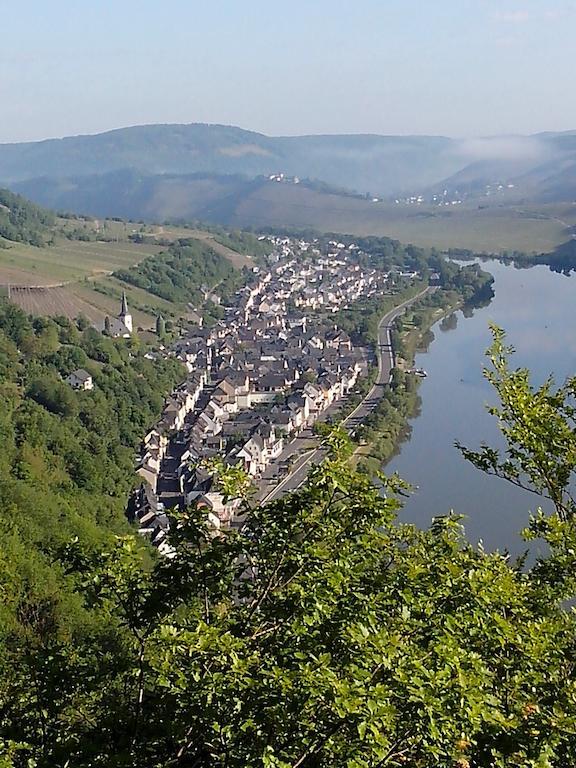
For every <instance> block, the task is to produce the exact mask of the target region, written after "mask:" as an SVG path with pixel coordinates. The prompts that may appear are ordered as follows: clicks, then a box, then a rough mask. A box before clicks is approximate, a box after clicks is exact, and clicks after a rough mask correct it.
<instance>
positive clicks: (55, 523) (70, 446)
mask: <svg viewBox="0 0 576 768" xmlns="http://www.w3.org/2000/svg"><path fill="white" fill-rule="evenodd" d="M98 338H100V339H101V342H102V343H100V342H98ZM54 339H55V343H54ZM70 341H74V343H73V344H70V343H69V342H70ZM104 343H105V351H106V350H107V351H108V352H109V353H110V354H109V357H110V358H111V359H110V360H108V361H107V362H106V363H105V364H102V363H99V362H97V361H98V359H100V358H101V357H102V344H104ZM55 346H56V347H57V349H56V350H55V351H54V347H55ZM112 351H113V353H114V354H113V355H112ZM112 358H113V359H112ZM79 365H81V366H82V367H86V368H87V369H88V370H89V371H90V373H91V374H92V376H93V378H94V382H95V389H94V390H93V391H89V392H82V391H80V392H76V391H73V390H72V388H71V387H70V386H69V385H68V384H67V383H65V382H64V381H63V380H62V377H63V376H66V375H67V374H68V373H70V371H71V370H73V369H75V368H77V367H78V366H79ZM182 377H183V369H182V368H181V366H180V364H179V363H177V362H176V361H151V360H147V359H145V358H144V357H143V354H142V353H138V352H137V351H136V352H135V351H134V350H133V349H131V347H130V343H129V342H126V341H123V340H117V341H115V342H113V341H112V340H110V339H102V338H101V337H100V335H99V334H97V333H96V332H95V331H93V330H92V329H87V330H85V331H84V332H83V333H81V332H80V331H79V330H78V329H77V328H76V327H75V325H74V324H73V323H71V322H70V321H69V320H67V319H66V318H57V319H56V320H50V319H46V318H36V319H34V320H33V321H32V320H31V319H30V318H28V317H27V316H26V315H25V314H24V313H23V312H22V311H21V310H19V309H18V308H16V307H14V306H13V305H12V304H9V303H8V302H4V303H0V440H1V443H2V452H1V453H0V524H1V526H2V530H3V537H2V541H1V542H0V605H1V606H2V607H1V608H0V680H4V675H5V674H7V673H6V670H5V664H9V662H8V661H7V660H6V659H5V658H4V656H3V653H4V650H5V649H4V645H3V640H4V639H6V638H8V639H9V643H8V645H9V647H10V648H12V647H14V648H15V647H16V646H18V645H20V646H22V647H21V652H22V653H24V655H26V653H29V654H32V655H34V654H35V653H36V651H35V650H34V648H35V646H36V644H40V645H42V643H43V638H44V636H46V638H52V639H54V638H55V637H56V638H61V637H67V638H68V639H69V640H70V641H72V640H73V639H74V638H76V636H77V634H78V633H80V634H82V632H84V631H85V628H86V626H92V624H93V622H94V621H97V620H96V619H95V618H94V617H93V616H91V615H90V611H88V610H85V609H84V608H82V607H81V603H80V601H79V598H78V597H77V596H75V595H74V590H73V585H72V584H71V583H70V580H69V579H67V578H66V577H65V576H64V574H63V571H62V567H61V565H60V563H59V555H58V553H59V552H60V549H61V547H62V546H63V545H64V544H65V543H66V542H69V541H70V540H71V538H73V537H76V538H78V539H79V541H81V542H82V545H83V546H84V547H86V548H87V550H88V551H91V550H98V549H99V548H100V547H102V546H103V542H105V541H107V540H109V539H110V537H111V536H112V535H113V534H114V533H123V532H126V531H127V530H128V526H127V523H126V520H125V517H124V509H125V505H126V498H127V494H128V493H129V491H130V489H131V488H132V487H133V485H134V483H135V479H136V478H135V475H134V469H133V456H134V449H135V447H136V446H137V444H138V443H139V441H140V440H141V438H142V435H143V434H145V432H146V431H147V429H148V428H149V426H150V425H151V424H152V423H154V421H155V420H156V418H157V417H158V415H159V413H160V411H161V408H162V404H163V397H164V395H165V393H167V392H168V391H169V390H170V389H171V388H172V387H173V386H174V385H175V384H176V383H177V382H178V381H179V380H180V379H181V378H182ZM90 631H91V630H90ZM23 634H24V635H25V637H26V638H27V642H29V643H30V644H31V645H30V648H29V651H27V650H26V648H27V647H28V646H27V645H26V644H23V642H22V636H23ZM50 642H52V640H50ZM71 652H72V651H71ZM46 653H47V655H48V656H50V653H51V652H50V651H46ZM21 660H22V659H21ZM22 663H24V662H22ZM42 663H44V662H42ZM46 663H47V662H46ZM38 674H43V672H42V670H40V671H38ZM43 684H44V683H43ZM5 696H6V691H5V688H4V687H3V683H0V717H1V716H2V715H1V713H2V708H3V707H5V706H7V704H6V701H5ZM42 706H43V707H44V708H48V709H49V707H48V705H47V704H46V703H45V702H44V703H43V705H42ZM21 714H22V717H23V720H24V721H26V715H25V714H23V713H21ZM54 727H56V724H54ZM15 754H17V753H15ZM14 759H15V760H16V761H17V760H18V758H16V757H15V758H14ZM17 764H18V763H17Z"/></svg>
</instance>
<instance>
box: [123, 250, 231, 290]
mask: <svg viewBox="0 0 576 768" xmlns="http://www.w3.org/2000/svg"><path fill="white" fill-rule="evenodd" d="M114 277H116V278H117V279H118V280H122V281H123V282H125V283H129V284H130V285H134V286H136V287H137V288H142V289H143V290H145V291H148V292H149V293H152V294H154V295H156V296H160V297H161V298H163V299H166V300H167V301H172V302H175V303H188V302H192V303H193V304H202V303H203V302H204V300H205V298H204V295H203V291H202V290H201V289H202V287H203V286H205V287H207V288H208V289H209V290H210V291H214V292H215V293H217V294H218V295H219V296H221V297H222V298H223V299H224V300H226V299H227V298H229V297H230V296H231V295H232V294H233V293H234V292H235V291H236V290H237V289H238V288H239V287H240V286H241V284H242V272H240V271H239V270H237V269H235V268H234V267H233V266H232V264H231V263H230V261H229V260H228V259H226V258H225V257H224V256H221V255H220V254H219V253H217V252H216V251H215V250H213V249H212V248H211V247H210V246H209V245H207V244H206V243H202V242H200V241H199V240H194V239H181V240H179V241H178V245H174V246H172V247H170V248H168V249H167V250H166V251H163V252H162V253H160V254H158V255H156V256H149V257H148V258H147V259H144V261H142V262H141V263H140V264H138V265H137V266H135V267H132V268H130V269H123V270H118V271H117V272H115V273H114Z"/></svg>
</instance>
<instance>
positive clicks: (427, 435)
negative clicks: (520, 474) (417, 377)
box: [385, 261, 576, 553]
mask: <svg viewBox="0 0 576 768" xmlns="http://www.w3.org/2000/svg"><path fill="white" fill-rule="evenodd" d="M484 268H485V269H486V270H487V271H489V272H491V273H492V274H493V275H494V278H495V282H494V292H495V296H494V299H493V300H492V301H491V303H490V304H489V306H487V307H484V308H482V309H478V310H475V311H474V314H473V316H472V317H464V315H463V314H462V312H457V313H456V315H455V317H453V318H452V319H451V320H452V322H451V325H452V326H454V321H456V323H455V327H452V328H450V329H446V327H445V326H446V323H444V324H442V323H438V324H436V326H435V327H434V328H433V331H434V335H435V338H434V341H433V342H432V343H431V344H430V346H429V348H428V350H427V351H426V352H422V353H419V354H418V355H417V358H416V365H417V366H421V367H423V368H425V369H426V371H427V372H428V377H427V378H426V379H423V380H422V384H421V386H420V396H421V398H422V407H421V412H420V414H419V415H418V416H417V417H416V418H415V419H413V420H412V422H411V426H412V433H411V436H410V438H409V439H408V440H407V441H406V442H404V443H403V444H402V446H401V447H400V450H399V453H398V455H397V456H395V457H394V458H393V459H392V460H391V461H390V462H389V463H388V464H387V466H386V468H385V471H386V473H387V474H390V473H391V472H398V474H399V475H400V476H401V477H403V478H404V479H405V480H407V481H408V482H410V483H411V484H412V485H413V486H415V491H414V493H413V495H412V496H411V497H410V499H408V500H407V502H406V505H405V507H404V509H403V511H402V512H401V514H400V519H401V520H404V521H407V522H413V523H416V524H417V525H419V526H421V527H426V526H428V525H429V524H430V521H431V518H432V517H433V516H434V515H444V514H447V513H448V512H449V511H450V510H453V511H454V512H456V513H458V514H462V515H464V516H465V519H464V526H465V529H466V535H467V538H468V539H469V540H470V541H471V542H473V543H474V544H476V543H477V542H478V541H479V540H481V541H482V542H483V545H484V546H485V548H486V549H488V550H493V549H500V550H504V549H508V550H509V551H510V552H511V553H519V552H521V551H523V550H524V549H526V545H525V543H524V542H523V541H522V540H521V538H520V535H519V532H520V531H521V529H522V528H523V527H524V526H525V525H526V524H527V522H528V516H529V511H534V510H535V509H536V508H537V507H538V503H539V501H538V498H537V497H536V496H534V495H533V494H531V493H528V492H526V491H522V490H520V489H518V488H515V487H514V486H511V485H509V484H508V483H506V482H505V481H504V480H500V479H498V478H494V477H487V476H486V475H484V474H482V473H481V472H480V471H478V470H477V469H475V468H474V467H473V466H472V465H471V464H469V463H468V462H466V461H465V460H464V459H463V458H462V457H461V455H460V453H459V451H458V450H457V449H456V448H455V447H454V441H455V440H458V441H460V442H461V443H462V444H464V445H466V446H467V447H469V448H475V447H478V446H480V443H481V442H483V441H485V442H487V443H489V444H491V445H502V441H501V439H500V435H499V432H498V428H497V425H496V420H495V419H494V417H492V416H490V414H488V413H487V411H486V404H488V403H495V402H496V400H495V396H494V393H493V391H492V389H491V387H490V385H489V384H488V383H487V382H486V381H485V379H484V378H483V376H482V367H483V365H484V363H485V361H486V358H485V357H484V352H485V350H486V349H487V347H488V346H489V345H490V341H491V336H490V331H489V323H490V322H494V323H496V324H497V325H499V326H501V327H502V328H504V329H505V330H506V333H507V340H508V342H509V343H510V344H512V345H513V346H514V348H515V349H516V354H515V355H514V356H513V364H514V366H515V367H516V366H527V367H528V368H530V370H531V371H532V374H533V380H534V382H535V383H538V384H539V383H541V382H543V381H544V380H545V379H546V377H547V376H548V374H550V373H552V374H553V376H554V378H555V380H556V381H558V382H562V381H563V380H564V379H565V378H566V377H567V376H569V375H573V374H575V373H576V277H572V278H570V277H566V276H564V275H559V274H556V273H553V272H551V271H550V270H549V269H548V268H547V267H544V266H537V267H532V268H530V269H523V270H518V269H515V268H514V267H513V266H505V265H502V264H500V263H498V262H496V261H491V262H487V263H486V265H485V266H484Z"/></svg>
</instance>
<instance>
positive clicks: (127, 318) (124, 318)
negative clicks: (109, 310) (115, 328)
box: [118, 291, 133, 333]
mask: <svg viewBox="0 0 576 768" xmlns="http://www.w3.org/2000/svg"><path fill="white" fill-rule="evenodd" d="M118 320H120V321H121V322H122V323H124V325H125V326H126V330H127V331H129V332H130V333H132V331H133V327H132V315H131V314H130V312H128V301H127V299H126V291H122V309H121V310H120V314H119V315H118Z"/></svg>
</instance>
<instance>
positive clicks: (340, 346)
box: [121, 236, 417, 554]
mask: <svg viewBox="0 0 576 768" xmlns="http://www.w3.org/2000/svg"><path fill="white" fill-rule="evenodd" d="M268 239H269V240H270V242H271V243H272V245H273V251H272V253H271V255H270V256H269V257H268V259H267V265H266V266H265V267H264V266H263V267H254V269H253V275H252V279H251V280H250V281H249V282H248V284H247V285H246V286H245V287H244V288H242V289H241V290H240V291H239V292H238V293H237V294H236V296H235V300H234V302H233V305H232V306H230V307H227V308H226V310H225V317H224V319H223V320H221V321H220V322H218V323H216V324H215V325H214V326H213V327H211V328H205V327H203V325H202V323H201V322H200V323H199V324H197V325H194V326H192V327H190V328H189V329H188V331H187V332H186V334H185V335H183V336H181V337H180V338H178V339H177V340H176V341H175V342H174V343H173V344H171V345H170V347H169V348H167V349H165V350H162V351H161V352H159V353H151V354H165V355H173V356H176V357H177V358H178V359H180V360H181V361H182V362H183V363H184V365H185V366H186V369H187V371H188V375H187V377H186V380H185V381H184V382H183V383H182V384H181V385H180V386H179V387H178V388H177V389H176V390H175V391H174V392H172V393H171V395H170V397H169V398H167V400H166V402H165V406H164V410H163V413H162V417H161V419H160V420H159V421H158V423H157V424H156V425H154V426H153V427H152V428H151V429H150V431H149V432H148V434H147V435H145V437H144V439H143V442H142V447H141V451H140V454H139V455H138V457H137V464H136V472H137V474H138V475H139V477H140V478H141V481H142V482H141V485H140V486H139V488H137V489H136V490H135V491H134V493H133V494H132V496H131V498H130V500H129V503H128V508H127V514H128V517H129V519H130V520H131V521H133V522H134V523H135V524H136V525H137V527H138V530H139V532H140V533H141V534H142V535H144V536H146V537H147V538H149V540H150V541H151V543H152V544H153V545H154V546H156V547H158V549H159V551H160V552H164V553H165V554H169V553H170V547H169V545H168V544H167V541H166V537H167V533H168V530H169V512H170V510H171V509H175V508H185V507H187V506H190V505H197V506H201V507H202V508H204V509H205V510H206V514H207V517H208V520H209V521H210V523H211V524H213V525H214V526H215V527H217V528H221V527H233V526H235V525H238V524H239V523H240V521H241V516H240V510H239V501H238V500H237V499H232V500H230V499H227V498H225V497H224V496H223V494H222V493H221V492H220V490H219V489H218V484H217V482H216V478H215V475H214V472H213V470H212V468H211V460H215V459H221V460H223V462H224V465H227V466H234V467H239V468H241V469H242V470H244V472H245V473H246V474H247V475H248V476H249V477H250V478H251V480H252V482H253V484H254V486H255V488H256V491H257V492H258V493H259V497H260V498H261V499H263V498H265V494H266V490H267V489H268V488H270V487H271V486H272V485H273V484H274V483H275V482H278V479H279V475H280V474H281V473H283V474H284V475H285V474H286V472H288V471H289V467H290V465H291V462H292V461H293V459H294V453H295V451H297V450H301V446H302V439H301V438H302V436H307V437H308V438H309V439H313V433H312V428H313V427H314V425H315V423H316V422H317V421H319V420H322V419H325V418H327V416H328V415H329V414H331V413H334V412H335V411H337V410H338V408H339V407H340V406H341V405H342V404H343V403H345V401H346V398H347V397H348V396H349V395H350V393H352V392H353V391H354V390H355V388H356V387H357V383H358V380H359V378H360V377H365V376H366V375H367V373H368V369H369V366H370V364H371V363H372V362H373V351H372V350H370V349H368V348H367V347H365V346H358V345H355V344H354V343H353V342H352V340H351V338H350V336H349V335H348V334H347V333H346V332H344V331H343V330H342V329H341V328H339V327H338V326H337V324H336V323H335V322H334V317H333V315H334V313H336V312H338V311H339V310H341V309H344V308H348V307H350V306H352V305H354V303H355V302H358V300H359V299H364V298H367V297H370V296H376V295H381V294H383V293H385V292H391V291H393V290H394V285H395V281H396V280H397V277H398V275H397V274H394V275H392V274H389V273H386V272H383V271H380V270H376V269H372V268H366V267H361V266H359V264H358V255H359V248H358V247H357V246H356V245H355V244H349V245H345V244H344V243H340V242H337V241H330V242H329V243H328V244H327V245H326V246H323V247H322V248H321V247H319V245H318V244H317V243H314V242H307V241H304V240H301V239H294V238H288V237H286V238H280V237H272V236H270V237H269V238H268ZM403 277H404V278H405V279H406V278H407V279H415V278H416V277H417V274H415V273H410V274H404V275H403ZM127 313H128V309H127V307H126V305H125V301H124V302H123V307H122V314H121V319H122V322H123V323H126V315H127ZM128 325H130V318H129V315H128ZM297 438H298V439H297Z"/></svg>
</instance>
